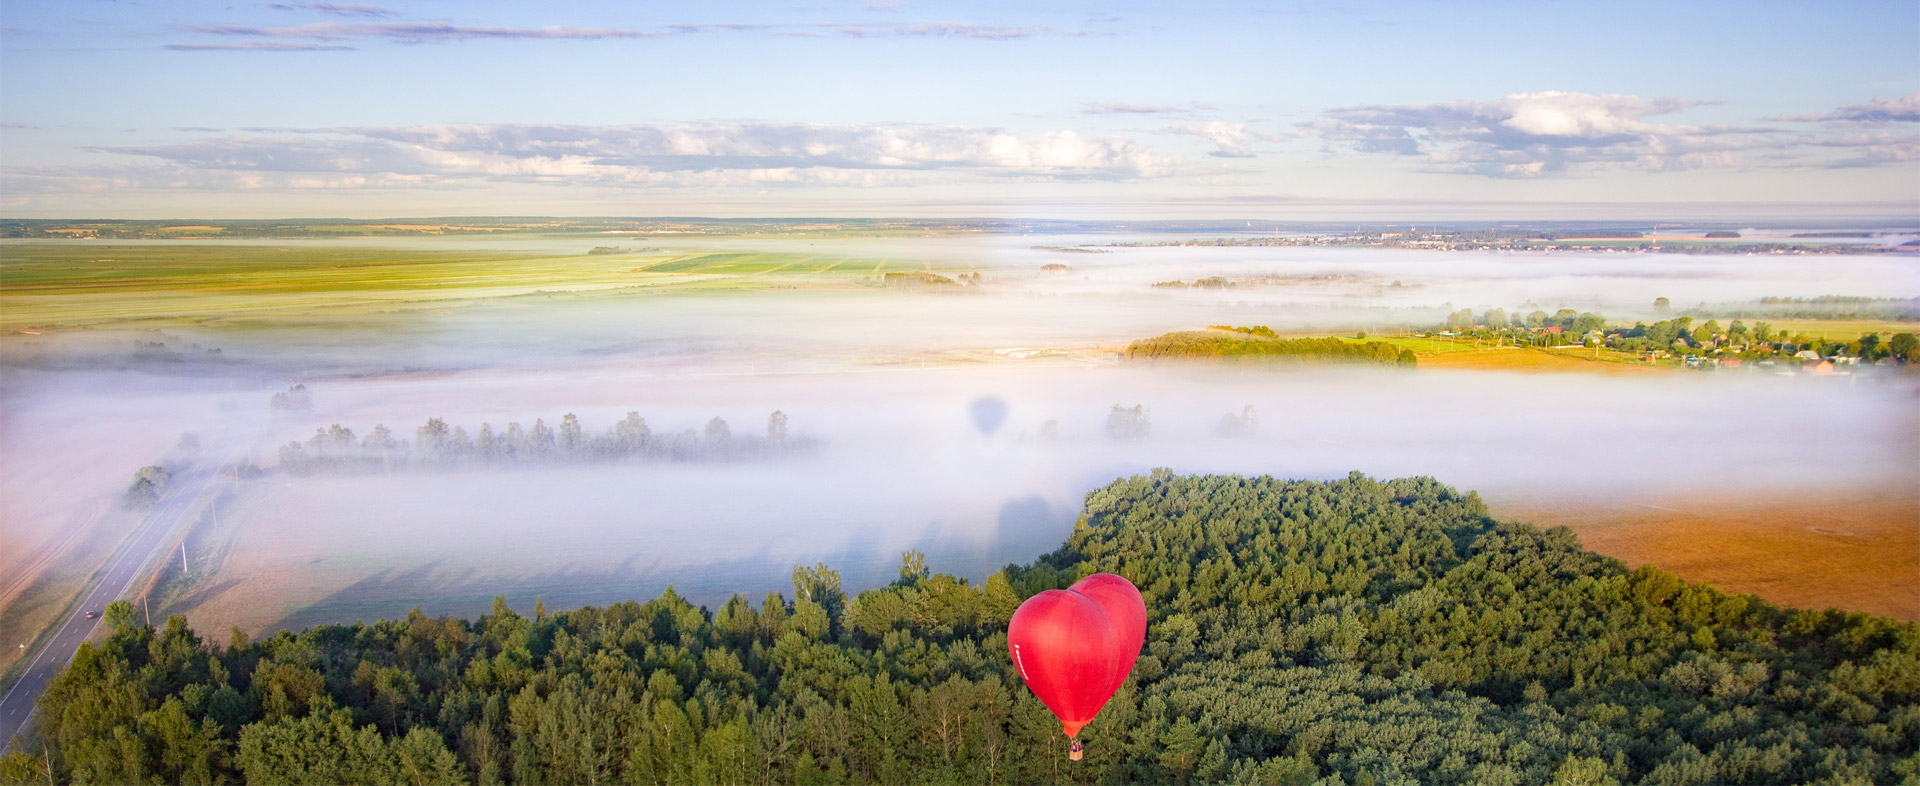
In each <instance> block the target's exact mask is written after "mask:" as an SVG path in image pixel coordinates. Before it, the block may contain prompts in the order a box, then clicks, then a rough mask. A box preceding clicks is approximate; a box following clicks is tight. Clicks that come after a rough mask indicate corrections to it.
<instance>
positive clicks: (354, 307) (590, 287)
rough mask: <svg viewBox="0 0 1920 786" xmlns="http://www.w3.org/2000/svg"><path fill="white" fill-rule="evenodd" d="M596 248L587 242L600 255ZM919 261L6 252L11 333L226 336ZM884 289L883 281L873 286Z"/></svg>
mask: <svg viewBox="0 0 1920 786" xmlns="http://www.w3.org/2000/svg"><path fill="white" fill-rule="evenodd" d="M589 242H591V241H590V240H583V241H582V242H581V245H583V246H584V245H586V244H587V243H589ZM926 269H928V265H927V264H926V263H924V262H921V261H918V260H901V259H887V258H879V259H871V258H852V257H844V256H834V255H819V254H807V253H800V252H733V251H710V250H698V249H693V250H674V251H662V250H647V251H644V252H640V253H614V254H588V253H578V254H538V253H517V252H508V251H474V250H436V249H427V248H406V247H400V248H395V247H372V246H366V247H360V246H336V245H312V244H289V245H232V244H224V243H223V244H204V245H202V244H114V243H110V242H108V243H100V244H94V243H86V244H72V243H20V242H17V241H16V242H13V243H8V244H6V245H0V330H5V331H6V332H15V331H19V330H29V331H31V330H43V329H71V328H76V327H92V326H106V325H121V326H143V323H145V324H154V325H158V324H165V323H167V322H170V321H171V322H190V323H198V324H209V323H212V324H217V323H221V322H227V321H232V320H235V319H243V318H252V317H262V316H293V315H299V314H306V313H315V312H321V311H328V312H337V313H354V312H364V311H369V310H372V311H387V310H394V309H403V308H420V307H439V306H443V305H446V304H448V303H453V302H460V301H470V300H475V299H481V298H495V297H512V296H517V295H528V294H535V293H555V292H568V293H590V292H596V291H611V290H622V289H638V290H662V291H677V290H714V289H750V288H761V287H776V286H794V285H799V284H806V285H809V286H823V287H850V286H856V285H858V284H860V283H862V282H863V279H872V278H875V277H878V276H882V275H884V274H886V273H895V272H913V271H921V270H926ZM868 283H870V282H868Z"/></svg>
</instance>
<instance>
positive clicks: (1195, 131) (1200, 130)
mask: <svg viewBox="0 0 1920 786" xmlns="http://www.w3.org/2000/svg"><path fill="white" fill-rule="evenodd" d="M1167 130H1168V131H1170V132H1172V133H1175V134H1187V135H1189V136H1197V137H1200V138H1201V139H1205V140H1207V141H1208V142H1212V143H1213V144H1214V145H1215V146H1216V147H1217V148H1218V149H1216V150H1214V151H1213V152H1212V153H1208V155H1211V156H1215V157H1218V158H1253V157H1254V152H1253V148H1251V147H1250V146H1249V139H1248V132H1247V124H1246V123H1226V122H1219V121H1215V122H1209V123H1188V124H1185V125H1177V126H1174V127H1172V128H1169V129H1167Z"/></svg>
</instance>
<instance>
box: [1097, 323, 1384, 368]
mask: <svg viewBox="0 0 1920 786" xmlns="http://www.w3.org/2000/svg"><path fill="white" fill-rule="evenodd" d="M1126 358H1127V359H1128V360H1164V359H1214V360H1232V361H1240V362H1260V361H1266V362H1275V363H1309V364H1318V363H1359V364H1368V365H1383V366H1396V367H1401V368H1413V367H1414V366H1416V365H1419V361H1418V360H1417V359H1415V357H1414V355H1413V351H1412V350H1406V349H1401V348H1399V347H1396V346H1394V345H1392V344H1389V343H1386V342H1384V341H1359V342H1354V341H1343V340H1341V339H1338V338H1280V337H1279V336H1278V335H1277V334H1275V333H1274V331H1273V329H1272V328H1269V327H1267V326H1265V325H1256V326H1253V327H1229V326H1226V325H1214V326H1212V327H1210V328H1208V329H1206V330H1183V331H1176V332H1173V333H1168V334H1166V335H1162V336H1156V337H1154V338H1149V339H1142V340H1139V341H1135V342H1133V343H1131V344H1128V345H1127V351H1126Z"/></svg>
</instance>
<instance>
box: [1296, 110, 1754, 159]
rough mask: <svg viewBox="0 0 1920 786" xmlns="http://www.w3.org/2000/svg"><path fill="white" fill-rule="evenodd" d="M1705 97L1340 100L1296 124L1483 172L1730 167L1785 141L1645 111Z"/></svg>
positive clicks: (1372, 147) (1361, 146) (1348, 141)
mask: <svg viewBox="0 0 1920 786" xmlns="http://www.w3.org/2000/svg"><path fill="white" fill-rule="evenodd" d="M1712 103H1717V102H1713V101H1706V100H1700V99H1690V98H1641V97H1638V96H1631V95H1618V94H1608V95H1594V94H1590V93H1575V92H1562V91H1555V90H1549V91H1543V92H1538V93H1515V94H1513V95H1509V96H1507V97H1505V98H1502V99H1498V100H1492V101H1454V102H1449V103H1439V104H1413V105H1403V106H1380V105H1374V106H1356V107H1344V108H1339V109H1332V110H1328V111H1327V112H1325V113H1324V119H1322V120H1319V121H1315V122H1310V123H1303V124H1301V125H1302V127H1304V128H1306V129H1308V130H1310V131H1312V132H1314V133H1317V134H1318V135H1320V136H1321V137H1322V138H1324V139H1326V140H1327V141H1329V142H1330V143H1334V144H1337V145H1342V146H1345V147H1348V148H1350V149H1353V150H1356V151H1359V152H1363V153H1383V154H1392V155H1398V156H1407V157H1415V158H1421V159H1424V160H1426V161H1427V162H1429V163H1430V164H1432V165H1433V166H1434V167H1435V168H1437V169H1439V170H1440V171H1446V172H1460V173H1471V174H1479V175H1486V176H1492V177H1538V176H1544V175H1550V174H1557V173H1565V172H1571V171H1578V170H1583V169H1593V168H1609V167H1611V168H1629V169H1640V170H1646V171H1669V170H1678V169H1697V168H1708V167H1737V166H1743V165H1745V164H1746V163H1747V162H1746V159H1745V157H1744V156H1743V154H1744V153H1749V152H1760V151H1774V152H1777V151H1779V150H1780V149H1782V147H1783V146H1787V145H1790V144H1792V137H1791V135H1790V134H1788V133H1787V132H1785V131H1781V130H1779V129H1772V128H1760V127H1744V128H1740V127H1727V126H1683V125H1664V124H1660V123H1654V122H1651V121H1649V120H1648V118H1651V117H1657V116H1660V115H1668V114H1673V113H1675V112H1679V111H1682V110H1685V109H1689V108H1692V107H1696V106H1701V105H1705V104H1712Z"/></svg>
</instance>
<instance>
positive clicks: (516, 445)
mask: <svg viewBox="0 0 1920 786" xmlns="http://www.w3.org/2000/svg"><path fill="white" fill-rule="evenodd" d="M818 446H819V443H818V441H817V440H815V439H814V438H813V437H810V436H806V435H797V434H790V433H789V432H788V430H787V416H786V413H783V412H779V411H777V410H776V411H775V412H773V413H772V414H770V415H768V416H767V427H766V433H765V434H764V435H755V434H735V433H734V432H733V429H732V427H730V426H728V425H727V421H725V420H723V419H721V418H718V417H716V418H714V419H712V420H709V421H707V425H706V427H705V428H704V429H701V430H699V431H695V430H694V429H691V428H689V429H685V430H682V431H679V432H662V433H656V432H654V431H653V429H652V428H650V427H649V426H648V425H647V421H646V418H642V417H640V413H638V412H628V413H627V416H626V417H625V418H624V419H622V420H620V421H618V422H616V423H614V424H613V426H612V427H611V428H609V429H608V430H606V431H603V432H599V433H589V432H588V431H586V429H585V428H584V427H582V426H581V425H580V419H579V418H578V417H575V416H574V415H573V414H572V413H568V414H567V415H566V416H564V417H562V418H560V425H559V427H558V428H554V427H551V426H548V425H547V422H546V420H545V419H536V420H534V422H533V427H532V428H524V427H522V426H521V425H520V424H519V423H518V422H513V423H508V424H507V427H506V428H505V429H502V430H500V431H497V432H496V431H495V430H494V428H493V424H491V423H481V424H480V428H479V430H478V431H477V432H476V433H475V434H473V435H472V436H468V434H467V430H466V428H464V427H462V426H448V425H447V422H446V421H445V420H443V419H441V418H429V419H428V420H427V422H426V423H425V424H424V425H422V426H420V427H419V428H418V429H415V430H414V439H413V440H412V441H411V442H409V441H407V440H404V439H401V438H399V437H396V436H395V435H394V433H393V431H392V430H391V429H388V428H387V427H386V426H383V425H376V426H374V427H373V430H372V431H370V432H368V433H367V435H366V436H365V437H360V436H358V435H355V434H354V433H353V429H350V428H346V427H343V426H341V425H340V424H338V423H335V424H333V425H332V426H329V427H327V428H324V429H315V430H314V433H313V436H312V437H309V438H307V440H306V441H305V442H299V441H294V442H289V443H287V444H285V445H283V446H281V447H280V466H281V468H282V469H284V470H286V471H287V472H290V473H293V474H296V475H308V474H314V473H327V472H391V471H397V470H404V469H452V468H458V467H467V466H487V465H522V464H543V463H564V462H606V461H622V460H656V461H702V460H743V459H752V458H770V457H775V456H782V455H794V454H799V453H805V452H809V451H812V450H814V449H816V448H817V447H818Z"/></svg>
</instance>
